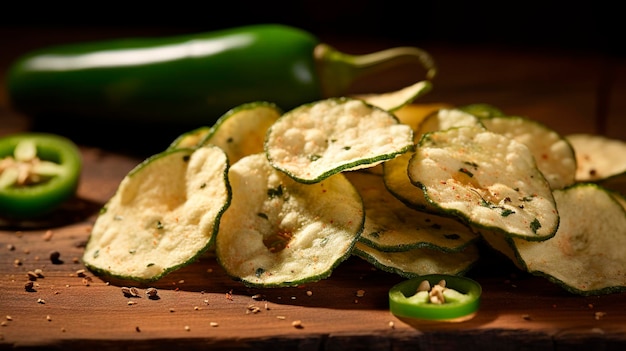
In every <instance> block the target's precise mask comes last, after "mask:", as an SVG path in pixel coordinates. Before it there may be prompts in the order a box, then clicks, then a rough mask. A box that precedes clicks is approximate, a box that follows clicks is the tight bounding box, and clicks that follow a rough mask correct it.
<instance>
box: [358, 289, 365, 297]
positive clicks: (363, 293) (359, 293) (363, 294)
mask: <svg viewBox="0 0 626 351" xmlns="http://www.w3.org/2000/svg"><path fill="white" fill-rule="evenodd" d="M363 296H365V290H363V289H359V290H357V291H356V297H363Z"/></svg>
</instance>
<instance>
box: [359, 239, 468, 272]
mask: <svg viewBox="0 0 626 351" xmlns="http://www.w3.org/2000/svg"><path fill="white" fill-rule="evenodd" d="M354 255H355V256H357V257H360V258H362V259H364V260H366V261H367V262H369V263H370V264H372V265H373V266H374V267H376V268H378V269H380V270H382V271H385V272H388V273H394V274H397V275H399V276H401V277H404V278H414V277H418V276H422V275H426V274H452V275H463V274H465V273H466V272H467V271H469V270H470V269H471V268H472V267H473V266H474V265H475V264H476V262H478V260H479V257H480V255H479V250H478V247H477V246H476V245H474V244H471V245H468V246H466V247H465V248H464V249H463V250H461V251H458V252H442V251H441V250H437V249H429V248H418V249H412V250H409V251H401V252H383V251H380V250H377V249H375V248H373V247H371V246H369V245H367V244H365V243H362V242H358V243H357V244H356V246H355V249H354Z"/></svg>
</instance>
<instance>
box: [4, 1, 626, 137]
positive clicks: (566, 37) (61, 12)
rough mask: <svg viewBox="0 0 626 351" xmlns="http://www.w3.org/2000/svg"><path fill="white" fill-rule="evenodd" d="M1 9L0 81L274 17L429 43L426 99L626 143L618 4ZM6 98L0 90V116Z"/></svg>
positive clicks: (387, 43)
mask: <svg viewBox="0 0 626 351" xmlns="http://www.w3.org/2000/svg"><path fill="white" fill-rule="evenodd" d="M0 14H1V16H0V82H1V81H2V79H3V78H4V75H5V73H6V68H7V67H8V66H9V65H10V63H11V62H13V60H15V59H16V58H17V57H18V56H20V55H22V54H24V53H26V52H28V51H30V50H33V49H36V48H39V47H42V46H48V45H55V44H61V43H71V42H81V41H88V40H100V39H109V38H119V37H134V36H166V35H176V34H186V33H195V32H204V31H211V30H217V29H222V28H229V27H236V26H242V25H248V24H257V23H271V22H274V23H282V24H288V25H293V26H296V27H300V28H302V29H305V30H308V31H310V32H311V33H313V34H315V35H317V36H318V37H319V38H320V40H321V41H323V42H326V43H328V44H331V45H333V46H335V47H336V48H338V49H340V50H342V51H344V52H347V53H354V54H359V53H366V52H371V51H374V50H378V49H384V48H388V47H392V46H401V45H410V46H418V47H422V48H424V49H426V50H428V51H429V52H430V53H431V54H432V55H433V56H434V57H435V59H436V60H437V62H438V66H439V74H438V76H437V78H436V79H435V88H434V90H433V92H432V93H429V94H428V95H427V96H425V97H424V98H423V99H421V100H420V101H423V102H437V101H445V102H449V103H451V104H468V103H490V104H494V105H496V106H498V107H500V108H502V109H503V110H504V111H505V112H508V113H509V114H517V115H524V116H528V117H531V118H534V119H537V120H539V121H541V122H544V123H546V124H548V125H549V126H551V127H554V128H555V129H557V130H558V131H560V132H562V133H574V132H582V131H591V132H597V133H601V134H607V135H609V136H612V137H617V138H624V139H626V126H625V125H624V122H623V120H624V119H625V118H626V117H624V115H625V114H626V101H625V100H624V99H623V96H624V93H626V64H625V58H626V49H625V48H624V40H623V37H624V36H623V33H624V32H625V31H624V30H623V29H622V24H621V23H622V15H621V14H622V12H621V11H619V10H618V3H616V2H615V3H612V4H611V3H609V2H608V1H593V2H592V1H586V2H572V1H500V2H495V1H434V0H433V1H397V0H379V1H375V0H361V1H357V0H345V1H340V0H334V1H333V0H316V1H314V0H304V1H291V2H288V1H280V2H279V1H241V0H230V1H226V2H209V1H204V2H190V1H174V2H160V3H157V2H145V3H138V2H130V1H127V2H117V1H107V2H88V3H73V4H67V5H66V4H63V3H58V2H46V3H44V4H38V3H37V4H36V3H32V2H21V3H18V2H9V3H6V4H4V5H3V9H2V10H1V12H0ZM400 75H402V73H400ZM405 76H406V74H405ZM386 81H388V82H390V81H393V79H387V80H386ZM369 83H370V85H372V86H374V85H380V84H381V83H380V82H377V81H374V82H369ZM383 89H387V87H383ZM7 106H8V101H7V98H6V96H5V94H3V90H2V88H0V114H1V113H2V109H4V110H5V112H6V110H7V108H8V107H7ZM5 115H6V113H5Z"/></svg>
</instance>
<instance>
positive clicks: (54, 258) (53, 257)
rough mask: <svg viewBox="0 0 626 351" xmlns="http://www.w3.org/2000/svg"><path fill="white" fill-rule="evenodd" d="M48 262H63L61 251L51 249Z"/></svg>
mask: <svg viewBox="0 0 626 351" xmlns="http://www.w3.org/2000/svg"><path fill="white" fill-rule="evenodd" d="M50 262H52V264H61V263H63V261H61V253H60V252H59V251H52V252H51V253H50Z"/></svg>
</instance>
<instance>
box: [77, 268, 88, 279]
mask: <svg viewBox="0 0 626 351" xmlns="http://www.w3.org/2000/svg"><path fill="white" fill-rule="evenodd" d="M76 275H77V276H79V277H85V276H86V274H85V270H84V269H79V270H77V271H76Z"/></svg>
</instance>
